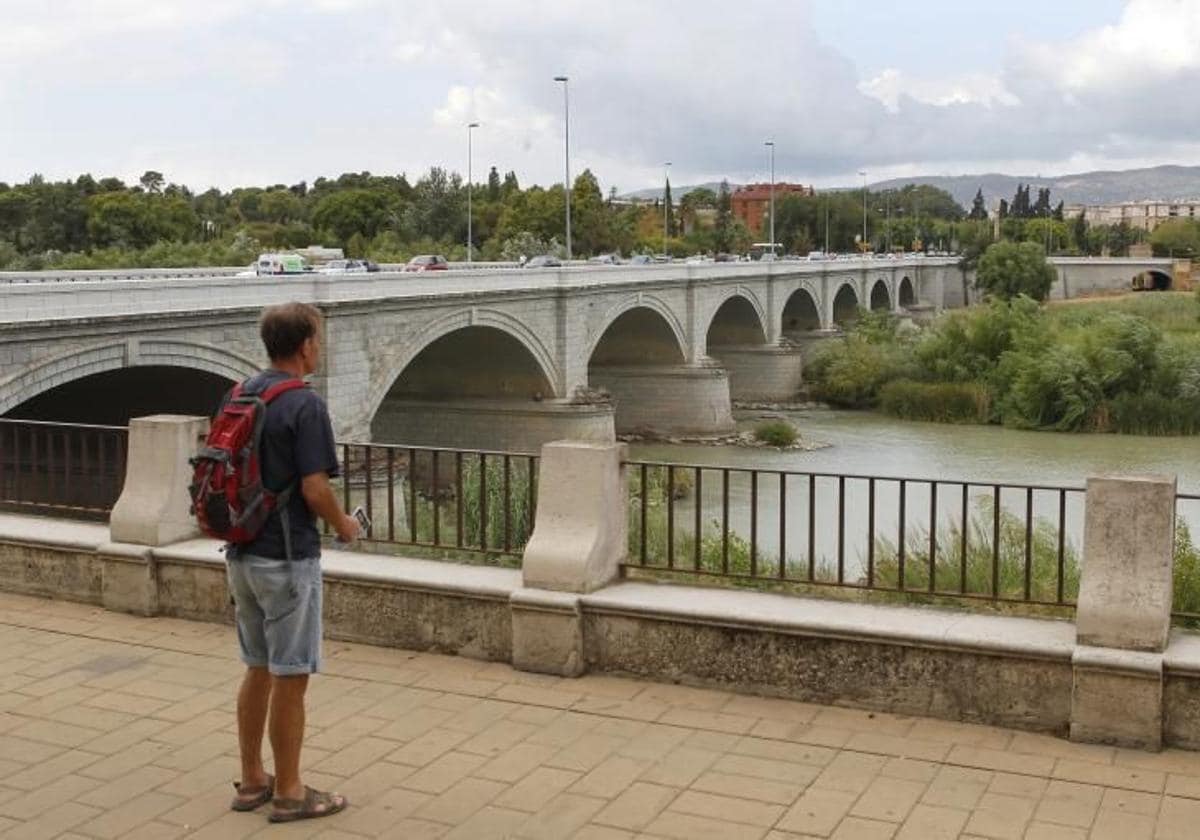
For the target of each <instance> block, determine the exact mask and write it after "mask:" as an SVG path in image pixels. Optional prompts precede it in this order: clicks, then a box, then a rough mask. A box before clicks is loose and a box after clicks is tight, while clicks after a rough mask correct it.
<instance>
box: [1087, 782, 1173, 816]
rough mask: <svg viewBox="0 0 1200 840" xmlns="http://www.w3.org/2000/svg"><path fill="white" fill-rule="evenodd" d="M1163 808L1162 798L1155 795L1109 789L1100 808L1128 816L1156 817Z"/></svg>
mask: <svg viewBox="0 0 1200 840" xmlns="http://www.w3.org/2000/svg"><path fill="white" fill-rule="evenodd" d="M1161 807H1162V797H1161V796H1159V795H1158V794H1154V793H1138V792H1136V791H1130V790H1118V789H1115V788H1108V789H1107V790H1105V791H1104V797H1103V798H1102V799H1101V800H1100V808H1101V809H1102V810H1108V811H1118V812H1121V813H1126V814H1141V815H1143V816H1149V817H1154V816H1157V815H1158V811H1159V808H1161Z"/></svg>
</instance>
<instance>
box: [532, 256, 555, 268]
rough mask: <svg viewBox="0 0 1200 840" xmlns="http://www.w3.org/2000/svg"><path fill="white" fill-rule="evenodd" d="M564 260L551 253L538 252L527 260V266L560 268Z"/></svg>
mask: <svg viewBox="0 0 1200 840" xmlns="http://www.w3.org/2000/svg"><path fill="white" fill-rule="evenodd" d="M561 265H562V262H561V261H560V260H559V259H558V257H555V256H553V255H551V254H538V255H537V256H536V257H530V258H529V259H528V260H526V261H525V266H524V267H525V268H559V267H560V266H561Z"/></svg>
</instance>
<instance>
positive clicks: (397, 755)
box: [360, 728, 482, 767]
mask: <svg viewBox="0 0 1200 840" xmlns="http://www.w3.org/2000/svg"><path fill="white" fill-rule="evenodd" d="M470 737H471V736H470V735H469V734H467V733H466V732H456V731H454V730H453V729H440V728H439V729H431V730H429V731H428V732H425V733H423V734H421V735H418V736H417V737H416V738H413V739H412V740H411V741H409V742H408V743H407V744H404V745H403V746H401V747H397V746H396V745H395V744H392V743H391V742H389V741H380V740H378V739H372V738H366V739H363V740H364V741H365V742H367V743H370V744H371V751H370V754H371V755H372V758H371V760H372V761H373V760H375V759H376V758H380V757H382V756H384V755H386V756H387V759H388V761H394V762H396V763H397V764H407V765H409V766H410V767H424V766H425V765H426V764H429V763H430V762H431V761H434V760H436V759H438V758H440V757H441V756H443V755H445V754H446V753H448V752H450V751H451V750H453V749H454V748H455V747H457V746H458V745H459V744H461V743H462V742H463V741H466V740H469V739H470ZM360 743H362V742H360ZM466 752H471V753H476V754H477V751H475V750H468V751H466ZM481 757H482V756H481ZM481 763H482V762H481Z"/></svg>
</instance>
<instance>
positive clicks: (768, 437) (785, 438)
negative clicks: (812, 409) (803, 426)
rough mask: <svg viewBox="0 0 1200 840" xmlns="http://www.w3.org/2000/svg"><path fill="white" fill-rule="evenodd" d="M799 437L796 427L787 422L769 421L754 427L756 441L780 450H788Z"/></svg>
mask: <svg viewBox="0 0 1200 840" xmlns="http://www.w3.org/2000/svg"><path fill="white" fill-rule="evenodd" d="M799 437H800V435H799V433H798V432H797V431H796V427H795V426H793V425H792V424H791V423H789V422H787V421H786V420H768V421H766V422H765V423H759V424H758V425H757V426H755V427H754V438H755V440H758V441H761V442H762V443H765V444H767V445H768V446H774V447H777V448H779V449H786V448H787V447H789V446H791V445H792V444H794V443H795V442H796V440H797V439H798V438H799Z"/></svg>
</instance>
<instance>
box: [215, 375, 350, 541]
mask: <svg viewBox="0 0 1200 840" xmlns="http://www.w3.org/2000/svg"><path fill="white" fill-rule="evenodd" d="M289 378H291V374H288V373H284V372H282V371H278V370H265V371H263V372H262V373H260V374H258V375H256V376H252V377H251V378H250V379H248V380H246V385H245V392H246V393H255V394H258V393H262V392H263V391H265V390H266V389H267V388H269V387H270V386H272V385H274V384H275V383H277V382H282V381H283V380H285V379H289ZM226 399H228V396H227V397H226ZM222 405H224V402H222ZM259 458H260V462H261V466H262V474H263V485H264V486H265V487H266V488H267V489H268V490H270V491H271V492H273V493H281V492H283V491H284V490H286V489H287V488H288V487H293V490H292V494H291V498H289V499H288V503H287V522H288V531H289V533H290V535H291V542H292V559H293V560H306V559H311V558H314V557H320V556H321V535H320V532H319V531H318V530H317V520H316V517H315V516H314V515H313V512H312V511H311V510H309V509H308V504H307V503H306V502H305V501H304V494H303V493H302V492H301V490H300V480H301V479H302V478H303V477H304V476H306V475H312V474H313V473H319V472H324V473H328V474H329V476H330V477H331V478H332V477H334V476H336V475H338V459H337V445H336V443H335V442H334V439H333V424H332V423H331V422H330V421H329V411H328V409H327V408H326V407H325V401H324V400H323V399H321V397H320V396H319V395H318V394H317V393H316V392H315V391H313V390H312V389H310V388H297V389H296V390H294V391H287V392H285V393H283V394H280V395H279V396H278V397H276V398H275V399H274V400H272V401H271V404H270V405H268V406H267V419H266V423H265V424H264V426H263V435H262V442H261V444H260V448H259ZM243 554H253V555H256V556H258V557H267V558H271V559H275V560H284V559H286V558H287V550H286V545H285V543H284V539H283V517H282V516H281V514H280V513H276V514H274V515H272V516H271V517H270V518H268V519H267V523H266V525H264V526H263V529H262V531H260V532H259V534H258V536H257V537H255V539H254V540H253V541H252V542H248V543H241V544H240V545H230V546H229V549H228V551H227V553H226V556H227V557H228V558H229V559H231V560H236V559H237V558H238V557H240V556H241V555H243Z"/></svg>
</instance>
